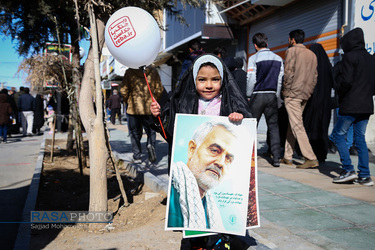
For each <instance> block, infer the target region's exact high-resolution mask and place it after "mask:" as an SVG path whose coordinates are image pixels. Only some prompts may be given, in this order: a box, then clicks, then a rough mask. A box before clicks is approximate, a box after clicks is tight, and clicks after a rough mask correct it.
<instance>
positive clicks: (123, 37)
mask: <svg viewBox="0 0 375 250" xmlns="http://www.w3.org/2000/svg"><path fill="white" fill-rule="evenodd" d="M105 42H106V44H107V47H108V50H109V52H111V54H112V56H113V57H114V58H115V59H116V60H117V61H119V62H120V63H122V64H123V65H125V66H128V67H129V68H134V69H138V68H139V67H141V66H148V65H149V64H151V63H152V62H153V61H154V60H155V58H156V56H157V55H158V53H159V50H160V45H161V38H160V31H159V26H158V24H157V23H156V21H155V19H154V17H153V16H151V15H150V14H149V13H148V12H147V11H145V10H143V9H141V8H138V7H125V8H122V9H120V10H118V11H116V12H115V13H114V14H113V15H112V16H111V17H110V18H109V20H108V22H107V24H106V27H105Z"/></svg>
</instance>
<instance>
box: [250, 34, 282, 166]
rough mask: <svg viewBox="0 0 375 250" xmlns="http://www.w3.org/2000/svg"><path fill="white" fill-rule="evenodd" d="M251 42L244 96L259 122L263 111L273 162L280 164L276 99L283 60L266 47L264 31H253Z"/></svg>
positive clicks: (280, 81) (278, 95)
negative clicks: (252, 50)
mask: <svg viewBox="0 0 375 250" xmlns="http://www.w3.org/2000/svg"><path fill="white" fill-rule="evenodd" d="M253 44H254V47H255V50H256V51H257V53H256V54H255V55H252V56H251V57H249V62H248V68H247V88H246V95H247V97H248V98H250V101H249V106H250V110H251V113H252V114H253V117H254V118H256V119H257V122H258V124H259V120H260V118H261V116H262V114H264V116H265V118H266V123H267V128H268V135H269V138H270V151H271V154H272V155H273V163H272V165H273V166H274V167H279V166H280V158H281V148H280V134H279V125H278V107H277V99H278V98H279V97H280V90H281V83H282V78H283V75H284V66H283V61H282V59H281V57H280V56H278V55H276V54H275V53H273V52H271V51H270V50H269V49H268V38H267V36H266V35H265V34H264V33H256V34H255V35H254V36H253Z"/></svg>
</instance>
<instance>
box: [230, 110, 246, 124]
mask: <svg viewBox="0 0 375 250" xmlns="http://www.w3.org/2000/svg"><path fill="white" fill-rule="evenodd" d="M228 118H229V120H230V121H231V122H240V121H242V119H243V114H240V113H237V112H233V113H231V114H230V115H229V116H228Z"/></svg>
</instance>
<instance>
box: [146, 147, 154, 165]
mask: <svg viewBox="0 0 375 250" xmlns="http://www.w3.org/2000/svg"><path fill="white" fill-rule="evenodd" d="M147 153H148V160H149V161H150V162H155V161H156V153H155V148H154V146H152V145H148V146H147Z"/></svg>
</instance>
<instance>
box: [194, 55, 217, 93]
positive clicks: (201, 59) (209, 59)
mask: <svg viewBox="0 0 375 250" xmlns="http://www.w3.org/2000/svg"><path fill="white" fill-rule="evenodd" d="M207 62H210V63H213V64H214V65H215V66H216V68H217V70H218V71H219V74H220V77H221V80H223V75H224V70H223V64H222V62H221V61H220V60H219V59H218V58H216V57H215V56H213V55H209V54H204V55H202V56H200V57H198V59H197V60H195V62H194V66H193V78H194V83H195V86H197V83H196V82H195V79H196V78H197V75H198V71H199V69H200V67H201V65H202V64H203V63H207Z"/></svg>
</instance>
